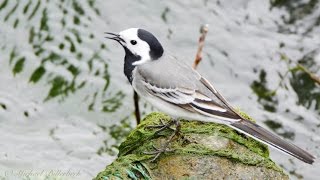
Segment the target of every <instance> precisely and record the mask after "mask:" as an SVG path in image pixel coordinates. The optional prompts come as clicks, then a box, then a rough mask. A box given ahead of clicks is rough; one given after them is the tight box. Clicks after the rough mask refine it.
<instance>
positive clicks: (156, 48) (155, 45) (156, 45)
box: [138, 29, 163, 60]
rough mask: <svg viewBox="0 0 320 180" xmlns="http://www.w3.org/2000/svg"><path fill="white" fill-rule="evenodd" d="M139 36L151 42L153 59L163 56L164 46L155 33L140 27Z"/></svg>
mask: <svg viewBox="0 0 320 180" xmlns="http://www.w3.org/2000/svg"><path fill="white" fill-rule="evenodd" d="M138 37H139V38H140V39H141V40H143V41H146V42H147V43H148V44H149V46H150V52H149V54H150V57H151V59H152V60H157V59H159V58H160V57H161V56H162V54H163V47H162V45H161V44H160V42H159V41H158V39H157V38H156V37H154V35H152V34H151V33H149V32H148V31H146V30H144V29H138Z"/></svg>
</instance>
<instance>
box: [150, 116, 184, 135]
mask: <svg viewBox="0 0 320 180" xmlns="http://www.w3.org/2000/svg"><path fill="white" fill-rule="evenodd" d="M176 121H178V120H170V121H169V122H168V123H164V122H163V120H162V119H160V124H159V125H152V126H146V128H149V129H158V130H157V131H156V132H155V134H159V133H160V132H162V131H164V130H166V129H170V130H173V131H174V130H175V129H173V128H171V126H172V125H173V124H176Z"/></svg>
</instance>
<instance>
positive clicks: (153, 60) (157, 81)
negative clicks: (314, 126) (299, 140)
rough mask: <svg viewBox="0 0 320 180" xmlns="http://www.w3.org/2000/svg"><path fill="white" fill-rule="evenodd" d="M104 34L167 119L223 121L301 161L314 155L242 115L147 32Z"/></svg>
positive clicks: (139, 88)
mask: <svg viewBox="0 0 320 180" xmlns="http://www.w3.org/2000/svg"><path fill="white" fill-rule="evenodd" d="M106 34H108V35H109V36H108V37H106V38H109V39H112V40H115V41H117V42H118V43H120V44H121V46H122V47H123V48H124V50H125V53H126V54H125V58H124V74H125V75H126V76H127V78H128V80H129V82H130V83H131V85H132V87H133V88H134V90H135V91H136V92H137V93H138V94H139V95H140V96H141V97H144V98H145V99H146V100H147V101H148V102H150V103H151V104H152V105H153V106H155V107H156V108H158V109H159V110H161V111H163V112H165V113H167V114H169V115H170V116H171V117H173V119H177V118H183V119H187V120H198V121H203V122H215V123H221V124H225V125H227V126H229V127H231V128H233V129H235V130H237V131H239V132H241V133H244V134H246V135H248V136H250V137H252V138H254V139H256V140H258V141H260V142H262V143H265V144H267V145H270V146H271V147H274V148H276V149H278V150H280V151H282V152H284V153H287V154H289V155H292V156H294V157H296V158H298V159H300V160H302V161H304V162H306V163H309V164H312V163H313V162H314V160H315V157H314V156H312V155H311V154H309V153H308V152H306V151H304V150H303V149H301V148H299V147H297V146H295V145H294V144H291V143H290V142H287V141H285V140H283V139H281V138H279V137H278V136H276V135H274V134H272V133H270V132H269V131H267V130H266V129H264V128H262V127H260V126H259V125H257V124H255V123H253V122H251V121H249V120H247V119H245V118H243V117H242V116H241V115H240V114H239V113H238V112H237V111H235V109H234V108H233V107H232V106H231V105H230V104H229V103H228V102H227V101H226V99H225V98H224V97H223V96H222V95H221V94H220V93H219V92H218V91H217V90H216V89H215V88H214V87H213V85H212V84H211V83H210V82H209V81H208V80H206V79H205V78H204V77H203V76H201V75H200V74H199V73H198V72H197V71H195V70H194V69H192V68H191V66H189V65H186V64H185V63H184V62H183V61H179V60H178V59H176V58H174V57H172V56H169V55H168V54H166V53H165V52H164V50H163V47H162V45H161V44H160V42H159V41H158V40H157V38H156V37H155V36H154V35H153V34H151V33H150V32H148V31H146V30H144V29H139V28H130V29H127V30H124V31H121V32H120V33H119V34H116V33H109V32H106ZM175 122H178V120H176V121H175ZM171 125H172V123H171ZM164 127H167V126H164ZM176 129H178V128H176ZM172 137H173V136H171V139H172ZM168 144H169V141H168V143H167V144H166V146H164V147H165V148H164V150H163V151H159V152H160V153H161V152H164V151H165V149H166V148H167V146H168ZM158 155H159V154H157V156H158ZM157 156H156V157H157Z"/></svg>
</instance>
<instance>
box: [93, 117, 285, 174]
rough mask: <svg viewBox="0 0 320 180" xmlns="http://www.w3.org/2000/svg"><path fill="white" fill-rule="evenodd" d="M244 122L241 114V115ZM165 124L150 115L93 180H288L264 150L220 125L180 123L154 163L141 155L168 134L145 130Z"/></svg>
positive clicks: (169, 131) (260, 145)
mask: <svg viewBox="0 0 320 180" xmlns="http://www.w3.org/2000/svg"><path fill="white" fill-rule="evenodd" d="M241 115H243V116H245V117H248V116H247V115H245V114H241ZM161 120H162V121H163V122H168V121H169V120H170V117H169V116H167V115H165V114H162V113H151V114H150V115H148V116H147V117H146V118H145V119H144V120H143V121H142V123H141V124H140V125H139V126H138V127H137V128H136V129H134V130H133V131H132V132H131V133H130V134H129V136H128V137H127V139H126V141H125V142H123V143H122V144H121V145H120V147H119V155H118V159H117V160H116V161H114V162H113V163H112V164H111V165H109V166H107V167H106V169H105V170H104V171H102V172H100V173H99V174H98V175H97V177H96V179H116V178H120V179H157V178H159V179H161V178H168V179H180V178H184V179H185V178H191V179H193V178H196V179H204V178H209V179H210V178H211V179H212V177H221V178H240V179H250V178H251V179H252V178H253V179H258V177H259V178H263V179H265V178H267V179H288V176H287V175H285V174H284V173H283V171H282V170H281V168H279V167H278V166H277V165H276V164H275V163H274V162H273V161H272V160H271V159H270V158H269V150H268V148H267V146H265V145H263V144H261V143H260V142H258V141H256V140H254V139H252V138H249V137H247V136H245V135H243V134H241V133H238V132H237V131H235V130H233V129H231V128H229V127H228V126H226V125H221V124H216V123H203V122H198V121H184V120H181V133H180V135H179V136H178V137H175V138H174V140H173V142H172V143H171V144H170V148H171V149H173V150H174V151H172V152H167V153H164V154H162V155H161V156H160V158H159V159H158V160H157V162H155V163H151V162H150V161H149V159H150V158H152V155H147V154H145V152H150V151H153V150H154V149H153V147H154V146H155V147H160V145H161V144H162V143H164V142H165V141H166V138H167V137H168V136H169V135H170V134H171V133H172V130H170V129H168V130H165V131H163V132H161V133H160V134H158V135H155V134H154V132H155V131H156V129H150V128H147V126H150V125H157V124H160V122H161Z"/></svg>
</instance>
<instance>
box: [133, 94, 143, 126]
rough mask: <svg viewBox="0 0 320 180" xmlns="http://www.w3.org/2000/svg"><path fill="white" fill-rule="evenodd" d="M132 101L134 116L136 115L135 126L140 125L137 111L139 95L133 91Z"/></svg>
mask: <svg viewBox="0 0 320 180" xmlns="http://www.w3.org/2000/svg"><path fill="white" fill-rule="evenodd" d="M133 101H134V114H135V115H136V120H137V125H138V124H140V120H141V117H140V109H139V95H138V94H137V93H136V91H134V93H133Z"/></svg>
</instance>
